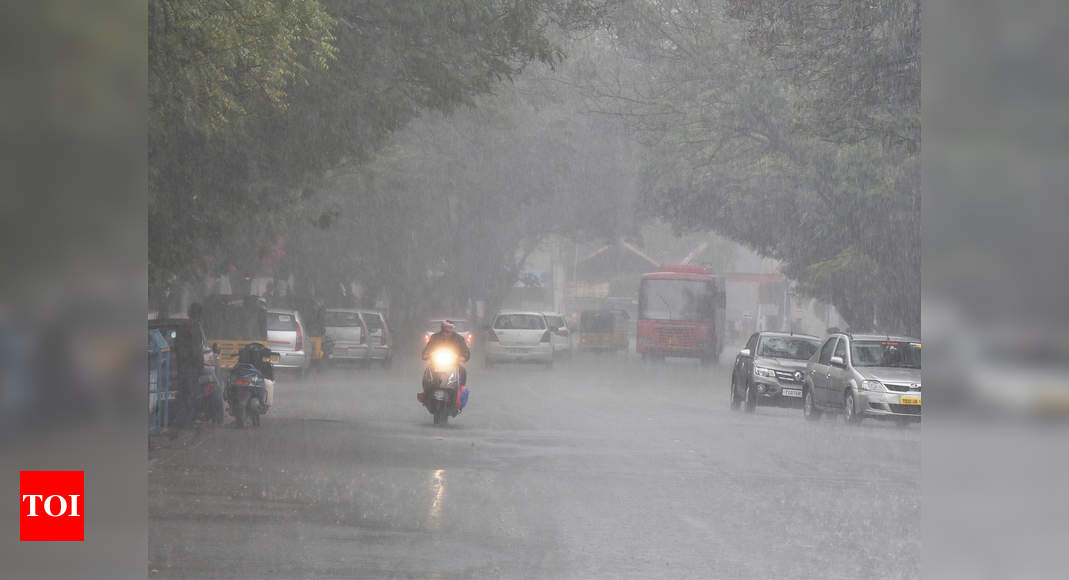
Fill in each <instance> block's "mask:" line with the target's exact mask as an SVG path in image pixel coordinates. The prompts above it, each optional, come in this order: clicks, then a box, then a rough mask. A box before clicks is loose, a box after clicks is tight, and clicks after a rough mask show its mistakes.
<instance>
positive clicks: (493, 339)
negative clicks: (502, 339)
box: [486, 330, 497, 342]
mask: <svg viewBox="0 0 1069 580" xmlns="http://www.w3.org/2000/svg"><path fill="white" fill-rule="evenodd" d="M486 340H487V341H489V342H497V333H496V332H494V331H493V330H490V332H487V333H486Z"/></svg>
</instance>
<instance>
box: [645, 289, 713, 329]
mask: <svg viewBox="0 0 1069 580" xmlns="http://www.w3.org/2000/svg"><path fill="white" fill-rule="evenodd" d="M715 305H716V300H715V292H714V289H713V284H712V283H711V282H708V281H705V280H643V281H642V289H641V291H640V292H639V297H638V311H639V313H638V316H639V318H645V319H647V320H689V321H695V322H696V321H710V320H712V319H713V316H714V313H715Z"/></svg>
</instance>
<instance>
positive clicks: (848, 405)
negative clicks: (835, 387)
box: [843, 391, 861, 425]
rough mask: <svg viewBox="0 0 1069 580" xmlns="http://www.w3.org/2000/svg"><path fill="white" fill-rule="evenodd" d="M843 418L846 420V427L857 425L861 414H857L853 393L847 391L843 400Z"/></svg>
mask: <svg viewBox="0 0 1069 580" xmlns="http://www.w3.org/2000/svg"><path fill="white" fill-rule="evenodd" d="M843 418H844V419H846V424H847V425H857V424H858V423H860V422H861V413H858V412H857V405H856V401H855V399H854V392H853V391H847V392H846V398H845V399H843Z"/></svg>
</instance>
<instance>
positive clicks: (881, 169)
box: [590, 0, 920, 332]
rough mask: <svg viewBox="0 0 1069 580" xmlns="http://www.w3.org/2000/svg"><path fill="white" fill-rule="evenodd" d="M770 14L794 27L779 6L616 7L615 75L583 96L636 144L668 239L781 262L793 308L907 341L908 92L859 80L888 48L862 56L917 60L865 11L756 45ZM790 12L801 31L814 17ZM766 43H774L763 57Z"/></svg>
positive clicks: (915, 240)
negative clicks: (818, 309)
mask: <svg viewBox="0 0 1069 580" xmlns="http://www.w3.org/2000/svg"><path fill="white" fill-rule="evenodd" d="M840 4H852V5H861V4H864V3H840ZM770 5H775V6H777V7H780V8H783V9H784V10H785V11H786V12H787V13H789V14H793V13H792V12H790V7H784V6H785V5H784V4H783V3H778V2H771V3H762V2H754V3H745V2H735V3H732V5H731V6H730V8H731V10H725V8H726V7H727V6H726V5H725V4H722V3H719V2H690V1H688V2H683V1H673V0H663V1H662V0H656V1H655V0H648V1H647V0H636V1H634V2H629V3H627V4H625V5H624V6H622V7H621V9H620V10H619V11H618V12H616V13H614V14H613V17H612V21H613V23H614V24H615V28H614V31H615V33H616V41H617V43H618V46H620V47H621V50H622V52H623V54H624V58H622V59H621V61H620V63H621V65H620V68H619V69H618V70H619V72H618V73H617V75H616V77H615V78H612V79H611V80H612V81H613V82H611V83H610V82H606V81H605V80H602V81H600V82H598V83H594V84H592V86H591V87H590V91H591V92H592V94H594V95H595V96H597V97H598V98H599V99H600V102H601V103H602V104H601V106H602V108H603V110H604V111H605V112H606V113H611V114H614V115H619V116H622V117H624V118H628V119H630V120H631V122H632V123H633V124H634V126H635V127H636V128H638V129H639V131H640V132H641V134H642V135H643V136H644V142H645V144H646V145H647V147H648V149H647V154H646V158H645V163H644V176H645V177H644V182H643V191H644V194H645V199H646V208H647V211H648V212H649V213H651V214H653V215H656V216H660V217H664V218H665V219H667V220H669V221H670V222H672V223H673V224H675V225H676V227H678V228H680V229H681V230H701V229H708V228H713V229H714V230H716V231H717V232H719V233H721V234H723V235H725V236H727V237H729V238H731V239H734V240H737V241H740V242H742V243H744V244H746V245H748V246H750V247H752V248H754V249H755V250H757V251H758V252H759V253H761V254H762V255H765V256H769V257H772V258H776V259H778V260H780V261H782V262H783V263H784V268H785V273H786V274H788V275H789V276H791V277H792V278H794V279H795V280H797V281H798V282H799V283H800V286H801V288H802V290H803V291H804V292H806V293H808V294H810V295H812V296H815V297H818V298H822V299H826V300H830V301H832V302H833V303H834V304H835V306H836V307H837V308H838V309H839V311H840V313H841V314H842V315H843V316H844V318H846V319H847V320H848V321H849V322H850V324H851V325H852V327H853V328H855V329H858V330H862V329H869V328H871V327H872V326H873V325H874V324H879V325H880V326H881V327H882V328H887V329H891V330H901V331H909V332H917V331H919V321H920V308H919V306H920V300H919V288H920V285H919V209H920V207H919V177H918V176H919V166H918V161H917V157H916V147H915V145H914V144H913V140H912V135H913V134H912V133H911V127H912V125H911V123H912V122H913V121H914V120H915V119H916V116H915V111H916V106H917V103H916V102H915V101H914V102H913V103H912V108H911V107H910V99H911V98H914V97H915V95H916V94H917V92H916V86H915V85H911V84H910V83H911V82H913V81H911V80H910V79H912V77H911V76H909V75H908V74H905V73H903V74H904V75H905V76H904V77H902V76H901V75H899V76H895V77H894V78H895V79H899V81H901V82H903V83H904V84H903V85H902V86H898V85H896V84H895V83H894V82H891V81H887V79H888V78H889V75H888V74H884V72H883V71H876V72H873V71H871V70H869V68H870V67H874V66H878V64H879V63H882V62H884V61H885V60H886V58H887V57H886V56H878V57H877V56H874V54H875V53H879V55H884V53H885V52H890V51H891V48H887V49H886V50H884V45H878V46H877V47H868V48H866V47H865V46H864V42H863V41H862V40H861V39H868V40H869V41H872V42H875V43H877V44H878V43H879V42H881V41H882V42H884V43H885V44H886V45H893V47H894V48H895V49H899V50H900V51H901V52H902V53H903V54H904V55H906V57H908V55H909V54H910V51H913V53H914V54H915V51H916V46H915V45H913V46H904V44H908V40H909V39H910V38H912V37H911V32H910V31H905V32H902V31H899V30H897V29H894V30H890V28H893V27H894V26H898V25H905V26H912V25H913V24H914V23H913V21H912V20H910V19H909V18H898V15H899V13H898V12H895V11H893V10H890V9H889V8H887V6H888V3H875V6H877V8H872V9H871V10H873V11H874V12H876V14H873V13H869V12H865V13H864V14H861V15H857V14H854V19H853V20H851V19H850V18H847V16H845V15H842V14H836V15H835V16H836V17H837V18H838V19H835V20H833V21H831V22H824V23H822V24H821V25H813V26H814V27H815V28H817V29H821V26H833V25H835V26H846V27H851V26H858V27H860V28H861V31H855V30H853V29H848V30H838V29H834V28H833V29H831V30H830V31H828V32H827V33H826V34H825V35H823V36H821V37H819V38H815V35H812V34H809V33H798V32H797V31H796V29H791V30H794V32H792V34H790V35H788V34H787V33H786V32H784V31H783V29H782V28H781V27H779V26H778V25H773V26H772V28H771V30H772V31H773V32H775V34H773V35H772V36H771V37H769V36H768V35H767V34H766V35H761V34H759V33H760V32H762V31H765V28H763V26H765V25H766V24H767V23H766V22H765V21H763V20H761V19H762V18H765V17H767V16H768V12H767V11H762V10H760V9H762V8H764V7H766V6H770ZM798 5H799V6H802V5H805V6H806V7H807V9H810V10H811V11H812V12H811V13H810V15H811V16H812V15H813V14H816V13H818V12H819V10H820V8H819V5H818V4H816V3H799V4H798ZM747 7H749V8H752V10H747ZM799 9H800V8H799ZM858 10H861V9H860V8H858ZM866 10H868V9H866ZM906 13H907V14H908V11H906ZM881 15H882V16H886V18H885V19H884V20H880V17H881ZM892 16H894V18H891V17H892ZM743 17H752V18H754V19H755V20H754V21H752V22H748V21H743V20H740V18H743ZM881 31H882V32H881ZM781 32H782V35H781V34H780V33H781ZM768 38H772V39H774V40H775V41H774V42H773V41H768V42H766V43H762V41H763V40H767V39H768ZM783 38H793V39H794V41H795V42H796V43H801V42H803V41H804V42H812V43H813V44H812V45H808V44H807V45H805V46H803V47H796V46H794V45H788V44H785V43H784V42H783V41H782V39H783ZM821 42H823V43H824V44H823V45H821V46H823V47H824V49H826V50H827V51H830V53H831V54H832V55H833V56H826V55H824V52H822V51H821V50H820V49H819V47H818V46H817V45H818V44H820V43H821ZM835 42H838V44H835ZM895 70H898V69H895ZM909 70H910V69H909V67H908V66H906V67H905V71H906V72H908V71H909ZM837 75H846V76H849V77H850V78H852V79H858V80H857V82H853V83H852V84H851V85H850V88H851V89H852V92H850V93H849V94H846V95H841V94H840V88H839V86H838V85H837V84H836V83H835V82H832V80H831V77H836V76H837ZM851 75H852V76H851ZM890 76H894V75H890ZM864 79H868V81H867V83H868V84H866V82H863V80H864ZM883 81H887V82H886V83H885V84H886V85H887V87H886V90H887V91H890V90H891V89H892V88H897V89H898V90H897V92H894V96H893V98H894V99H895V100H894V101H893V102H888V100H887V99H885V98H883V96H882V93H880V90H884V84H882V83H883ZM895 82H898V81H895ZM866 86H869V87H870V90H868V91H866V90H864V87H866ZM878 88H879V90H878ZM832 96H836V97H837V98H834V99H833V98H832ZM888 98H890V97H888ZM841 118H845V119H846V120H845V121H841V122H839V121H837V122H839V124H838V125H836V124H830V120H832V119H836V120H840V119H841Z"/></svg>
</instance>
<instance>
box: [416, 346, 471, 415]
mask: <svg viewBox="0 0 1069 580" xmlns="http://www.w3.org/2000/svg"><path fill="white" fill-rule="evenodd" d="M428 363H429V364H428V365H427V368H426V370H424V371H423V392H422V393H416V400H418V401H419V402H420V403H422V404H423V406H424V407H426V408H427V411H428V412H429V413H430V414H431V415H433V416H434V424H435V425H443V426H444V425H446V424H447V423H449V418H450V417H456V416H457V415H459V414H460V412H461V411H462V410H463V409H464V406H465V405H467V403H468V387H467V385H461V384H460V357H459V356H458V355H457V352H456V351H455V350H453V349H452V348H449V347H444V346H443V347H441V348H438V349H435V350H434V352H432V353H431V354H430V357H428Z"/></svg>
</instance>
